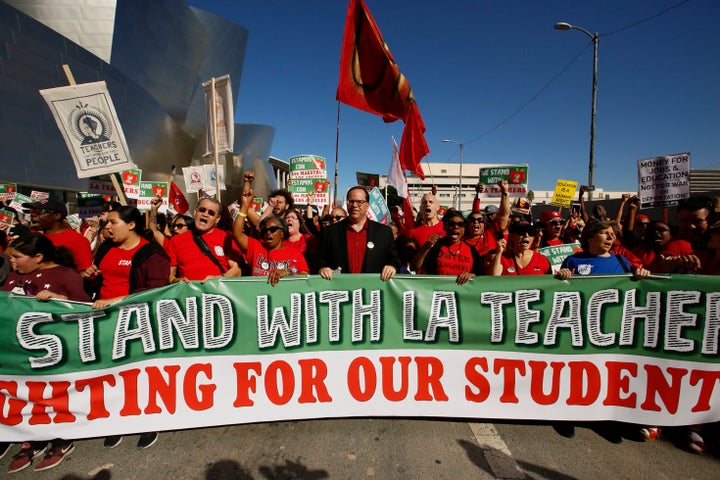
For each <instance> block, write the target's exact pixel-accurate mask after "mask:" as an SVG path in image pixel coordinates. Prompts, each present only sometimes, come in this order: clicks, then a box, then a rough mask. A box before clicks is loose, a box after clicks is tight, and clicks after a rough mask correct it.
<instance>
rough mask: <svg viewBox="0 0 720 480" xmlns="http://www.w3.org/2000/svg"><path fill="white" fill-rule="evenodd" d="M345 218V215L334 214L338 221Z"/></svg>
mask: <svg viewBox="0 0 720 480" xmlns="http://www.w3.org/2000/svg"><path fill="white" fill-rule="evenodd" d="M344 218H345V215H333V219H335V220H337V221H338V222H339V221H340V220H342V219H344Z"/></svg>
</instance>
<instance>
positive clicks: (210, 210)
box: [198, 207, 217, 217]
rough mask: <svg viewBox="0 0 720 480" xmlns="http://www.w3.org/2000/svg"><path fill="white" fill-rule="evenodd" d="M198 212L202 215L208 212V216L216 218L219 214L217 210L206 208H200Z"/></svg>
mask: <svg viewBox="0 0 720 480" xmlns="http://www.w3.org/2000/svg"><path fill="white" fill-rule="evenodd" d="M198 212H200V213H205V212H207V214H208V215H210V216H211V217H214V216H215V215H216V214H217V212H216V211H215V210H212V209H209V208H205V207H199V208H198Z"/></svg>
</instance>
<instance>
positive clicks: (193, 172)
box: [182, 165, 205, 193]
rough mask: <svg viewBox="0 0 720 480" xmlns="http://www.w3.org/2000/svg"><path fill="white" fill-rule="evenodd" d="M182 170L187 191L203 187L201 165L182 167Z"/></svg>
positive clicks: (203, 175)
mask: <svg viewBox="0 0 720 480" xmlns="http://www.w3.org/2000/svg"><path fill="white" fill-rule="evenodd" d="M182 171H183V178H184V179H185V191H186V192H187V193H197V192H199V191H200V190H202V189H203V188H204V186H205V180H204V178H205V169H204V168H203V167H202V166H199V165H195V166H192V167H183V169H182Z"/></svg>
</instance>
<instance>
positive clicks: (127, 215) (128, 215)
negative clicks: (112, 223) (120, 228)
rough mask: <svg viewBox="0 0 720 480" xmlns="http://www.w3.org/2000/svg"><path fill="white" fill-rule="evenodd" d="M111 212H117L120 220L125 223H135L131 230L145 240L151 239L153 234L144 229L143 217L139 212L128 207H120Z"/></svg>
mask: <svg viewBox="0 0 720 480" xmlns="http://www.w3.org/2000/svg"><path fill="white" fill-rule="evenodd" d="M112 211H113V212H117V214H118V216H119V217H120V220H122V221H123V222H125V223H130V222H135V228H134V229H133V230H134V231H135V233H137V234H138V235H140V236H141V237H143V238H144V239H145V240H152V239H153V232H151V231H150V230H148V229H147V228H145V215H143V214H142V213H140V210H138V209H137V208H135V207H131V206H130V205H122V206H120V207H118V208H116V209H115V210H112Z"/></svg>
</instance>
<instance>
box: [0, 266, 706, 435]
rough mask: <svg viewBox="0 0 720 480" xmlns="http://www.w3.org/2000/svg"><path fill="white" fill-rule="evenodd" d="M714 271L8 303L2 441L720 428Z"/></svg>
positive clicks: (231, 287)
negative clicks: (438, 424) (302, 430)
mask: <svg viewBox="0 0 720 480" xmlns="http://www.w3.org/2000/svg"><path fill="white" fill-rule="evenodd" d="M719 292H720V279H719V278H718V277H709V276H708V277H705V276H697V275H676V276H673V277H672V278H667V279H665V278H660V279H644V280H641V281H633V280H631V278H630V277H627V276H611V277H573V278H572V279H570V280H569V281H561V280H558V279H556V278H554V277H552V276H542V275H541V276H527V277H476V278H475V279H474V280H473V281H472V282H470V283H468V284H466V285H463V286H458V285H457V284H456V283H455V280H454V278H452V277H432V276H422V275H417V276H416V275H406V276H405V275H402V276H401V275H398V276H396V277H395V278H393V279H392V280H390V281H388V282H381V281H380V280H379V278H378V276H377V275H346V274H341V275H336V276H334V277H333V280H332V281H327V280H324V279H322V278H320V277H319V276H311V277H288V278H285V279H283V280H282V281H281V282H280V283H279V284H278V285H277V286H275V287H271V286H269V285H268V284H267V282H266V280H265V279H264V278H238V279H234V280H225V281H221V280H219V279H215V280H212V281H208V282H206V283H204V284H202V283H200V282H192V283H184V282H181V283H178V284H175V285H172V286H168V287H164V288H160V289H156V290H152V291H147V292H143V293H140V294H136V295H132V296H130V297H128V298H126V299H125V300H124V301H122V302H120V303H118V304H116V305H114V306H112V307H110V308H108V309H106V310H102V311H97V310H92V309H91V308H90V307H89V306H87V305H84V304H77V303H68V302H49V303H41V302H38V301H36V300H35V299H32V298H18V297H13V296H10V295H8V294H7V293H1V294H0V302H2V304H3V305H4V308H3V309H2V311H0V406H1V407H2V408H0V435H2V438H3V439H4V440H6V441H21V440H33V439H43V438H52V437H58V436H61V437H63V438H81V437H97V436H103V435H109V434H122V433H130V432H140V431H150V430H167V429H180V428H194V427H199V426H208V425H217V424H234V423H246V422H260V421H271V420H273V421H274V420H279V419H300V418H318V417H345V416H348V417H350V416H378V415H380V416H407V415H413V416H433V417H442V416H447V417H469V418H473V417H483V418H506V419H507V418H521V419H545V420H553V419H555V420H618V421H624V422H634V423H642V424H647V425H683V424H696V423H709V422H714V421H718V420H720V395H718V392H717V390H718V388H720V387H718V383H719V382H718V381H719V380H720V361H719V357H718V348H719V345H720V343H719V342H718V337H719V336H720V293H719Z"/></svg>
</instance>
